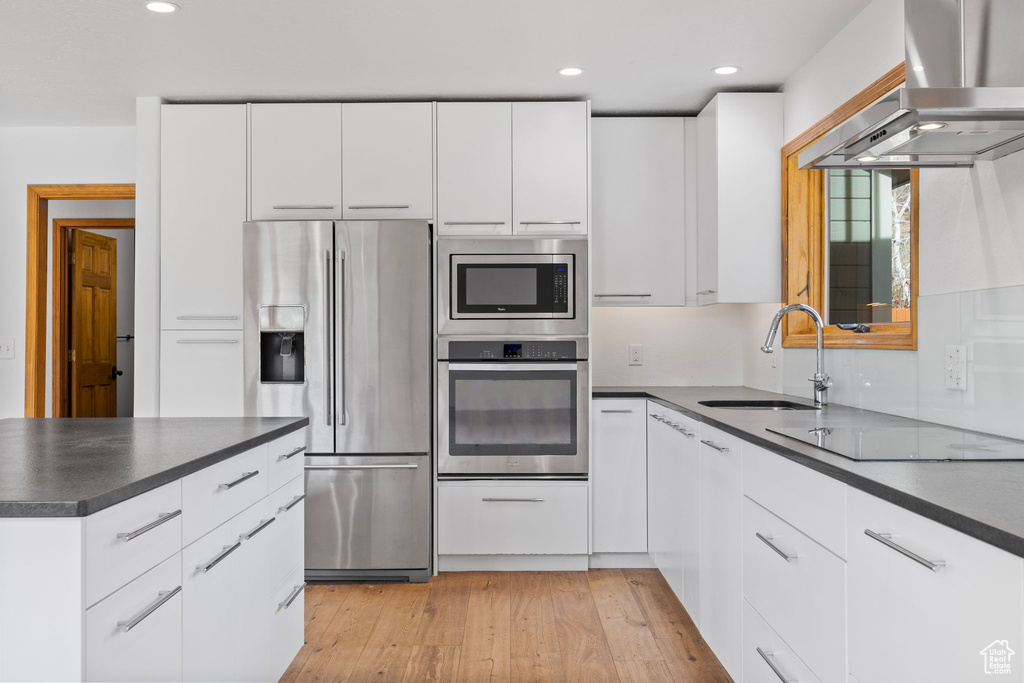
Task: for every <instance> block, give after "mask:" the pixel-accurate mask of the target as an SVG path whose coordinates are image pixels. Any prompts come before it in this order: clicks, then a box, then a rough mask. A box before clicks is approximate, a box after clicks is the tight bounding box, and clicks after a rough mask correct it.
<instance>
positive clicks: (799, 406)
mask: <svg viewBox="0 0 1024 683" xmlns="http://www.w3.org/2000/svg"><path fill="white" fill-rule="evenodd" d="M697 403H699V404H701V405H702V406H707V407H708V408H731V409H733V410H820V408H816V407H814V406H808V405H804V404H803V403H793V402H792V401H772V400H764V401H755V400H724V399H723V400H718V401H697Z"/></svg>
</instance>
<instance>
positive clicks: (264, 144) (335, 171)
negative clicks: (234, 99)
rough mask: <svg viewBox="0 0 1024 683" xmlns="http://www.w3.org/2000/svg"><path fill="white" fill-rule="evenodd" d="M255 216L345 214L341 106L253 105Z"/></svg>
mask: <svg viewBox="0 0 1024 683" xmlns="http://www.w3.org/2000/svg"><path fill="white" fill-rule="evenodd" d="M250 106H251V110H250V119H249V125H250V138H251V142H250V147H249V151H250V153H249V183H250V185H249V186H250V202H251V205H250V211H249V215H250V218H251V220H254V221H271V220H331V219H338V218H341V105H340V104H330V103H322V104H320V103H318V104H311V103H303V104H300V103H288V104H253V105H250Z"/></svg>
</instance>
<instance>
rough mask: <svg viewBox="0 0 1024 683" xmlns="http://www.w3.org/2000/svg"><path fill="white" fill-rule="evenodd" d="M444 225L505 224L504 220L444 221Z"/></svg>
mask: <svg viewBox="0 0 1024 683" xmlns="http://www.w3.org/2000/svg"><path fill="white" fill-rule="evenodd" d="M444 224H445V225H505V221H445V222H444Z"/></svg>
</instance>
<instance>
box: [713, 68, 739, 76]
mask: <svg viewBox="0 0 1024 683" xmlns="http://www.w3.org/2000/svg"><path fill="white" fill-rule="evenodd" d="M739 70H740V68H739V67H738V66H716V67H715V68H714V69H712V70H711V71H713V72H714V73H716V74H718V75H719V76H728V75H729V74H734V73H736V72H737V71H739Z"/></svg>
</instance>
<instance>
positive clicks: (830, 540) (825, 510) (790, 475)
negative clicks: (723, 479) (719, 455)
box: [743, 444, 846, 558]
mask: <svg viewBox="0 0 1024 683" xmlns="http://www.w3.org/2000/svg"><path fill="white" fill-rule="evenodd" d="M743 493H744V494H745V495H746V496H747V497H749V498H752V499H753V500H755V501H757V502H758V503H760V504H761V505H763V506H764V507H766V508H768V509H769V510H771V511H772V512H773V513H774V514H776V515H778V516H779V517H781V518H782V519H784V520H786V521H787V522H789V523H790V524H792V525H793V526H795V527H796V528H797V529H799V530H800V531H801V532H803V533H805V534H807V535H808V536H810V537H811V538H813V539H814V540H815V541H817V542H818V543H821V544H822V545H823V546H825V547H826V548H828V549H829V550H831V551H832V552H834V553H835V554H836V555H838V556H839V557H842V558H845V557H846V484H843V483H841V482H839V481H836V480H835V479H832V478H831V477H827V476H825V475H824V474H820V473H818V472H815V471H814V470H811V469H808V468H806V467H804V466H803V465H799V464H797V463H795V462H793V461H791V460H787V459H786V458H784V457H782V456H781V455H775V454H774V453H770V452H768V451H766V450H765V449H763V448H759V447H758V446H754V445H752V444H744V445H743Z"/></svg>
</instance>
